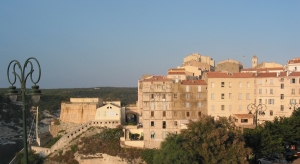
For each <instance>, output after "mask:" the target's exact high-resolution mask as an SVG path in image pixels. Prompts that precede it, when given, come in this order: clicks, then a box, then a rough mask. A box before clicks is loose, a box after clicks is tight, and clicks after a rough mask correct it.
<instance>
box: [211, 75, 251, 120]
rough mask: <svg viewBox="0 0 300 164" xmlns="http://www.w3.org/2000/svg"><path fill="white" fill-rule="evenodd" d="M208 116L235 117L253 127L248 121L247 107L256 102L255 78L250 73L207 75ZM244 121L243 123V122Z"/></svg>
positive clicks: (216, 117)
mask: <svg viewBox="0 0 300 164" xmlns="http://www.w3.org/2000/svg"><path fill="white" fill-rule="evenodd" d="M206 77H207V79H206V81H207V115H210V116H212V117H214V118H215V119H218V117H230V116H233V115H235V116H236V117H237V118H236V119H237V120H236V121H237V122H243V124H244V125H253V116H252V119H248V118H249V115H247V114H248V113H249V111H248V110H247V106H248V105H249V104H251V103H253V102H254V101H255V97H254V92H253V90H254V77H253V76H252V75H251V74H248V73H226V72H208V73H207V76H206ZM242 120H243V121H242Z"/></svg>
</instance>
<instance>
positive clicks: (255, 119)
mask: <svg viewBox="0 0 300 164" xmlns="http://www.w3.org/2000/svg"><path fill="white" fill-rule="evenodd" d="M255 128H257V109H256V110H255Z"/></svg>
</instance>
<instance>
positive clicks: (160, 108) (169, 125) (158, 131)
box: [138, 76, 206, 148]
mask: <svg viewBox="0 0 300 164" xmlns="http://www.w3.org/2000/svg"><path fill="white" fill-rule="evenodd" d="M138 92H139V93H138V95H139V97H138V104H139V107H138V108H139V109H140V110H142V117H143V129H144V143H145V147H146V148H159V147H160V143H161V142H162V141H163V140H164V138H165V137H166V136H167V134H168V133H180V130H181V129H182V128H186V124H187V123H188V120H190V119H191V120H195V119H199V118H200V117H201V114H204V113H205V111H206V103H205V102H206V83H205V82H204V81H202V80H195V81H192V80H190V81H186V80H182V81H180V82H177V81H173V80H172V79H169V78H166V77H164V76H153V77H151V78H147V79H143V80H141V81H139V91H138Z"/></svg>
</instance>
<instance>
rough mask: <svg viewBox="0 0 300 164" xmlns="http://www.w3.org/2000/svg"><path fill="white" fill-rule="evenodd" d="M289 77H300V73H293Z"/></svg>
mask: <svg viewBox="0 0 300 164" xmlns="http://www.w3.org/2000/svg"><path fill="white" fill-rule="evenodd" d="M289 76H300V72H292V73H291V74H290V75H289Z"/></svg>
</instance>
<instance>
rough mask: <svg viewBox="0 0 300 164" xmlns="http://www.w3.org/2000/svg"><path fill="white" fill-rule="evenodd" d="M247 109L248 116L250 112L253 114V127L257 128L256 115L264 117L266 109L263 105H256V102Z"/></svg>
mask: <svg viewBox="0 0 300 164" xmlns="http://www.w3.org/2000/svg"><path fill="white" fill-rule="evenodd" d="M247 109H248V111H249V114H252V112H254V113H255V127H257V120H258V119H257V115H258V114H259V115H265V111H266V109H267V106H266V105H265V104H258V105H257V104H256V101H254V103H251V104H249V105H248V106H247Z"/></svg>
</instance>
